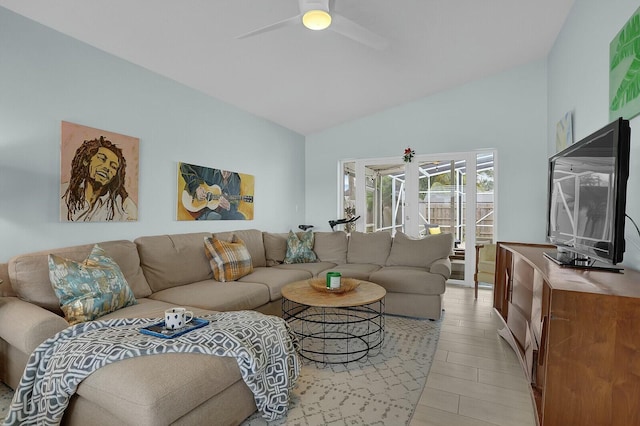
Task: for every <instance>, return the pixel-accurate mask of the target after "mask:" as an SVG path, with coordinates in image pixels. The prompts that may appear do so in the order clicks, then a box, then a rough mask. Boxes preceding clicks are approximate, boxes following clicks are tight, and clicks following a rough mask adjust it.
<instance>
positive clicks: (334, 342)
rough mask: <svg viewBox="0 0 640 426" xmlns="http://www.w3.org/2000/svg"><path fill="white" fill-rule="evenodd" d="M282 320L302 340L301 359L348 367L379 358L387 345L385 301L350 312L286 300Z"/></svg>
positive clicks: (348, 309)
mask: <svg viewBox="0 0 640 426" xmlns="http://www.w3.org/2000/svg"><path fill="white" fill-rule="evenodd" d="M282 316H283V318H284V319H285V320H286V321H287V322H288V323H289V326H290V327H291V329H292V330H293V332H294V333H295V334H296V336H297V337H298V341H299V342H300V356H301V357H303V358H304V359H307V360H309V361H314V362H318V363H322V364H344V363H348V362H354V361H361V360H366V359H367V357H369V356H374V355H377V354H378V353H379V351H380V349H381V348H382V344H383V343H384V299H381V300H379V301H377V302H374V303H370V304H368V305H362V306H357V307H349V308H333V307H332V308H323V307H310V306H307V305H302V304H299V303H296V302H292V301H290V300H288V299H286V298H283V299H282Z"/></svg>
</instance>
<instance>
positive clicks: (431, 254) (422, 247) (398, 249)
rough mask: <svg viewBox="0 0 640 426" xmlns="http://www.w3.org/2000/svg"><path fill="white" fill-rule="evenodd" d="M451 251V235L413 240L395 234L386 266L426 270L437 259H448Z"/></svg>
mask: <svg viewBox="0 0 640 426" xmlns="http://www.w3.org/2000/svg"><path fill="white" fill-rule="evenodd" d="M452 250H453V234H438V235H429V236H426V237H424V238H421V239H417V240H415V239H413V238H410V237H409V236H408V235H405V234H403V233H402V232H396V235H395V237H394V238H393V244H392V245H391V252H390V253H389V258H388V259H387V266H413V267H416V268H428V267H429V266H431V264H432V263H433V262H434V261H436V260H437V259H443V258H446V257H449V254H450V253H451V251H452Z"/></svg>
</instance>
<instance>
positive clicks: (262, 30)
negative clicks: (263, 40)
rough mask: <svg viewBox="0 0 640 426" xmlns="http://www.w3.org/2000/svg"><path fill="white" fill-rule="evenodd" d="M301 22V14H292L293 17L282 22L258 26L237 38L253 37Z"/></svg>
mask: <svg viewBox="0 0 640 426" xmlns="http://www.w3.org/2000/svg"><path fill="white" fill-rule="evenodd" d="M301 22H302V17H301V15H296V16H292V17H291V18H287V19H285V20H282V21H280V22H276V23H275V24H269V25H267V26H264V27H262V28H258V29H257V30H253V31H249V32H248V33H246V34H242V35H239V36H237V37H236V38H237V39H241V38H247V37H252V36H254V35H258V34H262V33H266V32H269V31H273V30H277V29H278V28H282V27H288V26H290V25H297V24H300V23H301Z"/></svg>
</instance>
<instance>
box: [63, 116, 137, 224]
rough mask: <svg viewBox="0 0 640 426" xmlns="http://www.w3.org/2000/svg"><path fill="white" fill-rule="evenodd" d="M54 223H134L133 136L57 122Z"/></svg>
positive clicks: (135, 212)
mask: <svg viewBox="0 0 640 426" xmlns="http://www.w3.org/2000/svg"><path fill="white" fill-rule="evenodd" d="M61 127H62V135H61V144H60V146H61V155H60V220H61V221H62V222H125V221H137V220H138V163H139V142H140V140H139V139H138V138H134V137H132V136H125V135H121V134H118V133H113V132H108V131H106V130H100V129H94V128H92V127H87V126H82V125H80V124H74V123H69V122H66V121H63V122H62V126H61Z"/></svg>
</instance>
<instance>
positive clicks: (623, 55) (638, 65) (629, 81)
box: [609, 9, 640, 121]
mask: <svg viewBox="0 0 640 426" xmlns="http://www.w3.org/2000/svg"><path fill="white" fill-rule="evenodd" d="M639 112H640V9H637V10H636V11H635V13H634V14H633V16H631V18H629V20H628V21H627V23H626V24H625V25H624V27H622V29H621V30H620V32H619V33H618V34H617V35H616V36H615V37H614V39H613V41H612V42H611V44H610V45H609V121H613V120H615V119H617V118H618V117H622V118H625V119H627V120H628V119H631V118H633V117H635V116H636V115H637V114H638V113H639Z"/></svg>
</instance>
